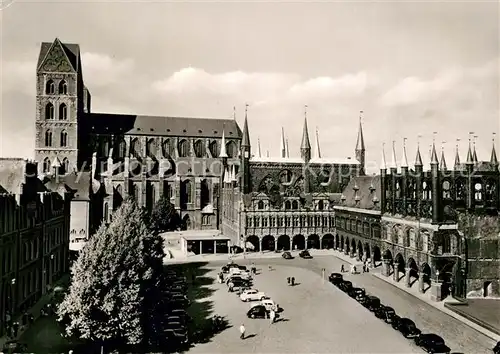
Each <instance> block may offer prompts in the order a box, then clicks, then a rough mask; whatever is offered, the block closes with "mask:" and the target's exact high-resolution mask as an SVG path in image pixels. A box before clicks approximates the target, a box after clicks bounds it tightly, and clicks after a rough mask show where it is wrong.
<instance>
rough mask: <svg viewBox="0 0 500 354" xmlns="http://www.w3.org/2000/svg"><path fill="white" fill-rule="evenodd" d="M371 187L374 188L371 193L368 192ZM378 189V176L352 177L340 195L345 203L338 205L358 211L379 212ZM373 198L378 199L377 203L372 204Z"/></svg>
mask: <svg viewBox="0 0 500 354" xmlns="http://www.w3.org/2000/svg"><path fill="white" fill-rule="evenodd" d="M371 187H373V188H374V190H373V192H372V191H370V188H371ZM380 188H381V186H380V176H359V177H353V178H351V180H350V181H349V183H348V184H347V187H345V189H344V191H343V193H342V194H343V195H344V196H345V201H343V202H341V203H340V204H339V205H341V206H345V207H350V208H358V209H367V210H380V195H381V193H380V192H381V191H380ZM356 196H357V197H358V198H356ZM374 197H376V198H377V199H378V201H379V202H378V203H374V202H373V198H374ZM357 199H358V200H357Z"/></svg>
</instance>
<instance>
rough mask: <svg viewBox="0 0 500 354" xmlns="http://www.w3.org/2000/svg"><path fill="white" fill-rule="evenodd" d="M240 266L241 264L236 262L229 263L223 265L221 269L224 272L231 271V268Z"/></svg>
mask: <svg viewBox="0 0 500 354" xmlns="http://www.w3.org/2000/svg"><path fill="white" fill-rule="evenodd" d="M238 267H239V265H237V264H236V263H228V264H226V265H224V266H222V267H221V268H220V270H221V271H222V273H229V270H230V269H231V268H238Z"/></svg>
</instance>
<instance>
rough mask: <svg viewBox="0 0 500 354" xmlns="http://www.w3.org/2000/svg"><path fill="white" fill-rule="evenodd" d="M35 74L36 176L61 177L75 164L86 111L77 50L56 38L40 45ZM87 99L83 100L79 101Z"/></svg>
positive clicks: (87, 100)
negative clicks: (37, 169) (55, 168)
mask: <svg viewBox="0 0 500 354" xmlns="http://www.w3.org/2000/svg"><path fill="white" fill-rule="evenodd" d="M36 69H37V74H36V123H35V124H36V127H35V131H36V137H35V160H36V161H37V162H38V168H39V171H38V172H39V174H40V175H41V174H45V175H46V174H52V173H54V171H53V167H54V166H56V167H57V166H59V167H58V170H59V171H57V172H58V174H59V175H64V174H67V173H70V172H73V171H74V170H76V169H77V168H78V167H79V166H80V164H79V161H78V160H79V158H80V157H79V148H80V145H81V142H80V141H79V139H78V136H79V129H81V127H79V123H80V116H81V115H82V114H83V112H84V111H89V110H90V95H89V94H88V92H87V90H86V89H85V87H84V85H83V78H82V71H81V60H80V48H79V46H78V45H77V44H65V43H62V42H61V41H60V40H59V39H58V38H56V39H55V40H54V42H53V43H46V42H44V43H42V45H41V48H40V54H39V57H38V63H37V68H36ZM84 97H86V98H87V99H86V100H84V99H83V98H84Z"/></svg>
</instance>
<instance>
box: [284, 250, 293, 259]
mask: <svg viewBox="0 0 500 354" xmlns="http://www.w3.org/2000/svg"><path fill="white" fill-rule="evenodd" d="M281 257H283V258H285V259H293V256H292V254H291V253H290V252H288V251H286V252H283V254H282V255H281Z"/></svg>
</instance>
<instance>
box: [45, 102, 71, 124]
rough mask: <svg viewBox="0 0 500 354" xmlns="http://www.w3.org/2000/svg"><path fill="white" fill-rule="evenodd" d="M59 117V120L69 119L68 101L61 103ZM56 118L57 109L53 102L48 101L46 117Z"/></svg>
mask: <svg viewBox="0 0 500 354" xmlns="http://www.w3.org/2000/svg"><path fill="white" fill-rule="evenodd" d="M58 113H59V114H58V118H59V120H67V119H68V106H67V105H66V103H61V104H60V105H59V109H58ZM55 118H56V110H55V107H54V105H53V104H52V103H50V102H49V103H47V105H46V106H45V119H55Z"/></svg>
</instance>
